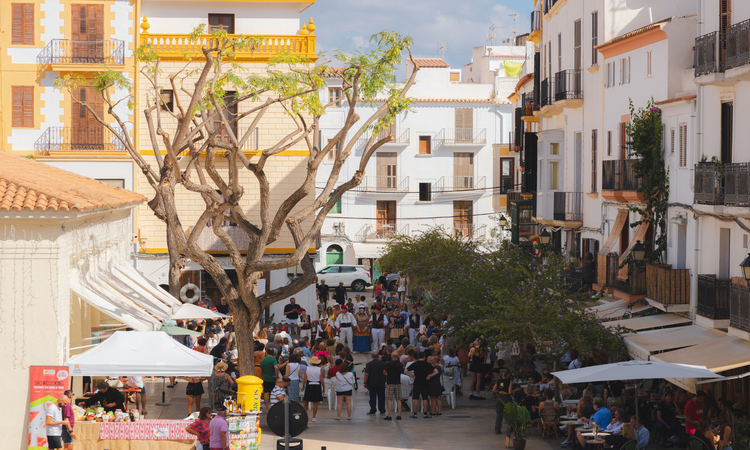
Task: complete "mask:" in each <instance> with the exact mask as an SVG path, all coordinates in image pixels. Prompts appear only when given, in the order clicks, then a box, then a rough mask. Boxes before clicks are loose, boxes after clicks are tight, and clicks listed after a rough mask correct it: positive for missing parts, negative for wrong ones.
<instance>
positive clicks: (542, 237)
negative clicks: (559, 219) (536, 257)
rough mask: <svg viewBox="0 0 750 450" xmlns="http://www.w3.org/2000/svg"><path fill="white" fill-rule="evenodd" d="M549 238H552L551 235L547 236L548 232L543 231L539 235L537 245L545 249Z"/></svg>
mask: <svg viewBox="0 0 750 450" xmlns="http://www.w3.org/2000/svg"><path fill="white" fill-rule="evenodd" d="M551 238H552V235H551V234H549V231H547V230H543V231H542V233H541V234H540V235H539V243H540V244H542V245H544V246H545V247H546V246H547V244H549V240H550V239H551Z"/></svg>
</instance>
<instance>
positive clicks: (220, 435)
mask: <svg viewBox="0 0 750 450" xmlns="http://www.w3.org/2000/svg"><path fill="white" fill-rule="evenodd" d="M215 410H216V416H215V417H214V418H213V419H211V422H210V423H209V424H208V431H209V436H210V437H209V442H210V444H209V445H210V447H211V450H224V449H227V448H229V424H228V423H227V418H226V417H227V407H226V406H224V405H218V406H217V407H216V408H215Z"/></svg>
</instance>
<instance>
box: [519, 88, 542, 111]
mask: <svg viewBox="0 0 750 450" xmlns="http://www.w3.org/2000/svg"><path fill="white" fill-rule="evenodd" d="M521 104H522V105H523V111H522V112H523V115H525V116H530V115H532V114H533V112H534V111H539V101H538V100H537V98H536V94H535V93H534V92H526V93H524V94H522V95H521Z"/></svg>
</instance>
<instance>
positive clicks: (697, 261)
mask: <svg viewBox="0 0 750 450" xmlns="http://www.w3.org/2000/svg"><path fill="white" fill-rule="evenodd" d="M697 3H698V24H697V36H703V0H697ZM694 105H695V106H693V108H692V109H693V111H692V112H693V115H694V117H695V135H694V139H693V148H694V151H693V152H691V155H692V158H691V160H690V172H691V174H692V176H691V177H690V186H691V187H692V188H693V192H695V164H696V162H697V161H700V153H701V150H702V148H703V146H702V145H701V144H702V143H703V120H702V119H703V86H701V85H698V86H697V88H696V101H695V104H694ZM693 220H694V221H695V236H694V244H693V248H694V249H695V251H694V252H695V253H694V256H693V258H694V259H693V273H692V274H691V277H690V309H689V311H688V314H689V315H690V318H691V319H693V321H695V311H696V309H697V307H698V274H699V273H700V270H701V268H700V265H701V246H700V242H701V239H700V231H701V228H700V217H695V216H694V219H693Z"/></svg>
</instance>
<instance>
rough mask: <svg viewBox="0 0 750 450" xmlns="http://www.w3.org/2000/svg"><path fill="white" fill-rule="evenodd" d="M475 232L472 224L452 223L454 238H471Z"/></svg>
mask: <svg viewBox="0 0 750 450" xmlns="http://www.w3.org/2000/svg"><path fill="white" fill-rule="evenodd" d="M475 231H476V226H475V224H473V223H466V222H453V234H454V235H456V236H460V237H465V238H472V237H474V232H475Z"/></svg>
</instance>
